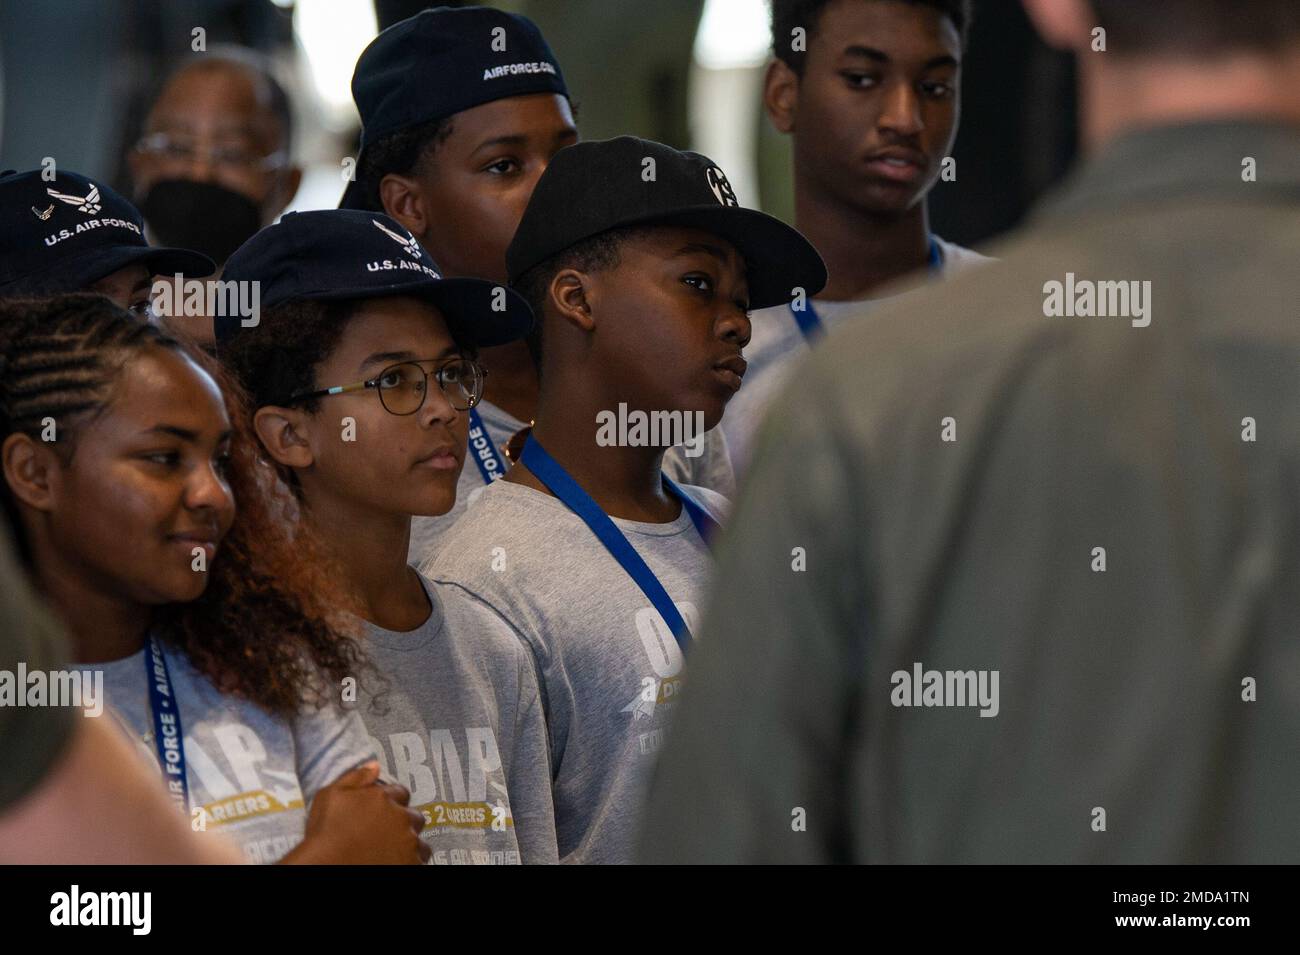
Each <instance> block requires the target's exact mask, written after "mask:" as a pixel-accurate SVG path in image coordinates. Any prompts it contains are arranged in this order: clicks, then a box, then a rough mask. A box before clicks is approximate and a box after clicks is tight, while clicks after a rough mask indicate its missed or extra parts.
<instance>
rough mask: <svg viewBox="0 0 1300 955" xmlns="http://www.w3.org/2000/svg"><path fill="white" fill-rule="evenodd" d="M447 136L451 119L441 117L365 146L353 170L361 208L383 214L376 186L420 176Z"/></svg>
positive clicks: (390, 134) (381, 201)
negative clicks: (394, 178) (387, 179)
mask: <svg viewBox="0 0 1300 955" xmlns="http://www.w3.org/2000/svg"><path fill="white" fill-rule="evenodd" d="M451 133H452V118H451V117H450V116H444V117H442V118H441V119H432V120H429V121H428V122H425V123H417V124H416V125H415V126H408V127H406V128H405V129H399V130H398V131H397V132H395V133H389V134H388V135H387V136H384V137H382V138H381V139H378V140H376V141H375V142H373V143H371V144H370V145H369V146H367V147H366V149H365V151H364V152H363V153H362V155H361V168H360V169H358V170H357V182H358V183H360V187H361V201H362V203H363V204H364V206H365V208H366V209H367V210H368V211H370V212H383V211H384V201H383V199H382V198H381V197H380V194H379V184H380V183H381V182H383V181H384V177H385V176H388V175H398V176H411V175H423V174H424V173H425V172H426V171H427V170H428V168H429V163H431V162H432V161H433V156H434V154H435V153H436V152H437V151H438V147H439V146H441V145H442V144H443V143H444V142H446V141H447V137H448V136H450V135H451Z"/></svg>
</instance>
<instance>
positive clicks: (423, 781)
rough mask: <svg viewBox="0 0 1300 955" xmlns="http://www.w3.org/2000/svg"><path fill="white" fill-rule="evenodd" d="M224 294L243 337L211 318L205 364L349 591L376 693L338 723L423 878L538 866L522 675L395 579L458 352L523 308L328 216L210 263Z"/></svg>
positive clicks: (462, 618)
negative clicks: (428, 865)
mask: <svg viewBox="0 0 1300 955" xmlns="http://www.w3.org/2000/svg"><path fill="white" fill-rule="evenodd" d="M224 278H225V279H226V280H233V281H256V282H260V283H261V300H262V303H263V305H262V312H261V316H260V321H259V322H258V324H257V325H255V326H252V327H245V326H244V325H243V323H242V322H241V321H240V320H239V319H237V318H233V319H232V318H224V319H218V321H217V323H216V333H217V347H218V354H219V355H220V356H221V358H222V360H223V361H224V362H226V363H227V364H228V365H229V367H231V368H232V369H233V370H234V372H235V374H236V376H237V377H238V378H239V379H240V381H241V382H242V384H243V385H244V387H245V388H246V389H247V390H248V392H249V396H250V399H251V404H252V406H253V407H254V408H255V409H256V410H255V412H254V416H253V417H254V426H255V429H256V431H257V436H258V438H259V439H260V441H261V443H262V445H263V446H264V447H265V448H266V450H267V452H268V453H269V455H270V456H271V458H272V459H274V461H275V462H276V463H277V464H278V465H279V466H280V467H281V469H282V473H283V474H284V475H285V476H286V477H287V479H288V481H289V482H290V484H291V486H292V487H293V488H294V490H295V493H296V496H297V499H298V504H299V507H300V512H301V514H302V519H303V521H304V523H306V524H308V525H309V526H310V527H311V528H312V530H313V531H314V532H315V533H316V534H317V535H318V536H319V537H320V539H321V540H322V541H323V543H324V545H325V547H326V548H327V550H328V552H329V553H330V554H331V555H332V556H333V558H334V559H335V561H336V562H337V566H338V569H339V571H340V572H341V573H342V574H343V575H344V576H345V578H346V582H347V584H348V585H349V587H350V589H351V590H352V591H353V593H354V596H355V600H356V603H357V613H358V615H359V616H360V617H361V618H362V620H363V623H364V630H365V636H366V647H367V650H368V653H369V656H370V658H371V660H372V661H373V662H374V664H375V665H376V667H377V668H378V670H379V673H380V674H381V675H382V676H383V677H384V678H385V679H386V680H387V681H390V685H384V686H380V687H371V686H368V685H367V682H366V681H365V680H364V679H362V680H360V681H359V682H360V683H361V687H360V693H359V695H358V699H357V702H358V706H359V709H360V711H361V714H362V718H363V719H364V721H365V723H366V727H367V730H368V731H369V733H370V735H371V737H372V738H373V740H374V743H375V748H376V752H377V753H379V754H380V758H381V762H382V763H383V764H384V769H385V775H386V776H387V777H388V778H390V779H392V780H394V781H398V780H400V781H402V784H403V785H405V786H406V787H407V788H408V789H410V790H411V805H412V806H413V807H416V808H418V809H420V810H421V811H422V812H423V813H424V814H425V818H426V820H427V821H428V825H427V826H426V828H425V830H424V833H423V838H425V839H426V841H428V842H429V844H430V845H431V847H432V848H433V850H434V855H433V861H434V862H435V863H437V862H447V863H453V864H454V863H480V862H482V863H489V862H491V863H501V862H505V863H510V862H520V861H522V862H554V861H555V860H556V848H555V834H554V822H553V812H552V804H551V794H550V766H549V756H548V753H547V742H546V729H545V723H544V718H543V714H542V708H541V702H540V700H539V693H538V685H537V677H536V674H535V672H534V670H533V664H532V660H531V657H530V655H529V653H528V652H527V650H526V649H525V648H524V647H523V645H522V644H520V643H519V641H518V640H517V639H516V638H515V637H514V635H513V634H512V633H511V632H510V631H509V629H508V628H506V627H505V626H503V625H502V624H500V623H497V622H494V621H490V620H485V619H483V618H482V616H481V614H480V613H478V612H477V609H476V608H468V607H467V606H466V605H467V601H466V600H465V599H464V598H463V597H462V596H461V595H460V594H459V593H457V592H455V591H454V590H451V589H449V588H438V587H435V586H433V585H432V584H430V583H429V581H428V580H426V579H425V578H424V577H422V576H421V575H420V574H419V573H418V572H417V571H416V570H415V569H414V568H412V567H409V566H408V565H407V563H406V553H407V538H408V536H409V533H410V525H411V516H412V515H413V514H438V513H442V512H444V511H446V510H447V509H448V508H450V507H451V504H452V502H453V501H454V500H455V494H456V480H457V477H458V476H459V473H460V469H461V466H462V464H463V462H464V457H465V448H466V432H467V412H468V411H469V409H470V408H472V407H473V406H474V405H475V403H476V402H477V401H478V400H479V398H480V396H481V394H482V382H483V379H482V369H481V367H480V366H479V365H478V364H477V363H476V362H475V361H474V360H473V355H474V351H475V349H477V348H478V347H481V346H493V345H500V344H502V343H504V342H507V341H514V340H516V339H518V338H520V337H522V336H523V335H526V334H527V333H528V332H529V331H530V330H531V328H532V326H533V318H532V312H531V311H530V310H529V308H528V305H527V303H525V302H524V301H523V300H522V299H521V298H519V297H518V296H517V295H515V294H514V293H513V292H510V291H508V290H507V289H505V288H503V287H500V286H494V285H493V284H492V283H490V282H485V281H481V280H478V279H443V278H442V277H441V273H440V270H439V269H438V267H437V265H436V264H435V263H434V262H433V260H432V259H431V258H430V257H429V254H428V253H427V252H426V251H425V250H424V249H423V248H421V246H420V244H419V242H418V241H416V239H415V237H414V236H412V235H411V234H410V233H409V232H407V231H406V230H405V229H404V228H402V227H401V226H400V225H399V224H398V223H396V222H394V221H393V220H392V219H390V218H388V217H387V216H385V215H383V214H381V213H369V212H360V211H353V210H342V209H339V210H328V211H321V212H302V213H291V214H289V215H286V216H284V218H283V219H282V220H281V221H280V222H279V223H278V224H276V225H272V226H270V227H268V228H266V229H263V230H262V231H261V232H259V233H258V234H257V235H255V236H254V237H253V238H252V239H250V240H249V241H248V242H246V243H245V244H244V245H243V246H241V247H240V248H239V249H238V250H237V251H236V252H235V253H234V254H233V255H232V256H231V257H230V259H229V260H228V261H227V263H226V269H225V273H224ZM494 305H495V306H499V307H497V308H494ZM375 690H378V691H379V692H378V693H376V692H375Z"/></svg>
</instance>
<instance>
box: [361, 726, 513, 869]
mask: <svg viewBox="0 0 1300 955" xmlns="http://www.w3.org/2000/svg"><path fill="white" fill-rule="evenodd" d="M383 737H384V738H383V739H377V738H375V737H371V742H372V743H373V745H374V747H375V751H376V752H378V753H379V761H380V765H381V768H382V770H383V773H384V775H385V776H386V777H387V778H389V779H391V780H393V781H394V782H396V783H400V784H401V785H403V786H405V787H406V788H407V789H409V790H410V791H411V808H412V809H415V810H416V811H418V812H420V813H421V814H422V815H423V816H424V821H425V828H424V831H423V832H422V833H421V834H420V835H421V838H423V839H424V840H425V841H426V842H428V843H429V844H430V845H432V846H433V847H434V850H435V857H434V858H433V859H432V860H431V861H432V862H434V863H435V864H439V863H446V864H451V865H457V864H469V865H484V864H496V865H501V864H505V865H518V864H519V861H520V859H519V852H518V850H517V849H504V850H493V849H489V848H486V847H484V848H474V847H472V846H467V847H460V848H455V849H448V848H441V849H440V847H439V843H440V842H445V841H446V838H447V837H448V836H452V835H454V834H456V833H464V832H472V831H478V832H480V833H483V834H486V833H505V832H509V831H510V830H512V829H513V828H514V825H515V820H514V817H513V816H512V815H511V812H510V801H509V795H508V790H507V788H506V780H505V773H504V771H503V769H502V766H501V752H500V749H499V748H498V746H497V738H496V734H495V733H494V732H493V731H492V728H491V727H490V726H466V727H461V728H457V729H454V730H451V729H435V730H429V731H428V732H427V733H418V732H396V733H386V734H383ZM440 854H441V855H442V856H443V858H439V855H440Z"/></svg>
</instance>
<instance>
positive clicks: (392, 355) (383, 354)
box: [357, 343, 460, 371]
mask: <svg viewBox="0 0 1300 955" xmlns="http://www.w3.org/2000/svg"><path fill="white" fill-rule="evenodd" d="M459 354H460V348H459V347H457V346H456V344H455V343H452V344H450V345H448V346H447V347H446V348H444V349H443V350H442V351H441V352H439V353H438V354H436V355H434V356H433V358H432V359H426V358H416V357H415V352H410V351H377V352H375V353H374V354H372V355H368V356H367V357H366V359H365V361H363V362H362V363H361V364H360V365H358V366H357V370H358V371H361V370H362V369H365V368H368V367H369V366H371V365H377V364H379V363H381V362H382V363H384V364H387V365H391V364H394V363H396V362H399V361H438V360H439V359H442V358H453V357H455V356H456V355H459Z"/></svg>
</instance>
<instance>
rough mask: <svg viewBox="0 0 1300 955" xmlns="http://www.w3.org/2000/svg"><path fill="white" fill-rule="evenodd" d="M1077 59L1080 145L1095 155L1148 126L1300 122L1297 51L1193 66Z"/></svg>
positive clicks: (1186, 62) (1187, 62)
mask: <svg viewBox="0 0 1300 955" xmlns="http://www.w3.org/2000/svg"><path fill="white" fill-rule="evenodd" d="M1095 59H1096V57H1095V56H1089V55H1083V56H1080V57H1079V60H1080V66H1081V69H1080V78H1079V82H1080V96H1081V98H1082V100H1083V115H1084V119H1083V130H1082V135H1083V141H1084V147H1085V148H1086V149H1088V150H1090V151H1092V150H1096V149H1098V148H1100V147H1102V146H1104V145H1106V144H1107V143H1109V142H1110V141H1111V140H1113V139H1115V138H1116V137H1117V136H1120V135H1122V134H1123V133H1125V132H1127V131H1129V130H1131V129H1137V128H1141V127H1145V126H1157V125H1167V124H1172V123H1188V122H1196V121H1201V120H1212V119H1222V118H1226V117H1235V118H1252V117H1253V118H1258V119H1273V120H1281V121H1283V122H1289V123H1293V124H1300V98H1297V97H1296V95H1295V90H1296V89H1297V88H1300V50H1297V49H1295V48H1292V49H1291V50H1289V51H1288V52H1286V53H1279V54H1278V55H1276V56H1266V55H1262V54H1258V53H1237V54H1229V55H1225V56H1221V57H1219V58H1217V59H1213V60H1210V61H1209V62H1208V63H1207V62H1206V61H1203V60H1197V61H1195V62H1193V61H1191V60H1189V59H1186V58H1172V57H1171V58H1168V59H1164V60H1160V59H1154V58H1148V57H1143V58H1140V59H1132V60H1129V59H1116V60H1108V61H1107V63H1106V64H1105V66H1104V67H1099V66H1098V65H1097V64H1096V63H1095Z"/></svg>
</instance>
